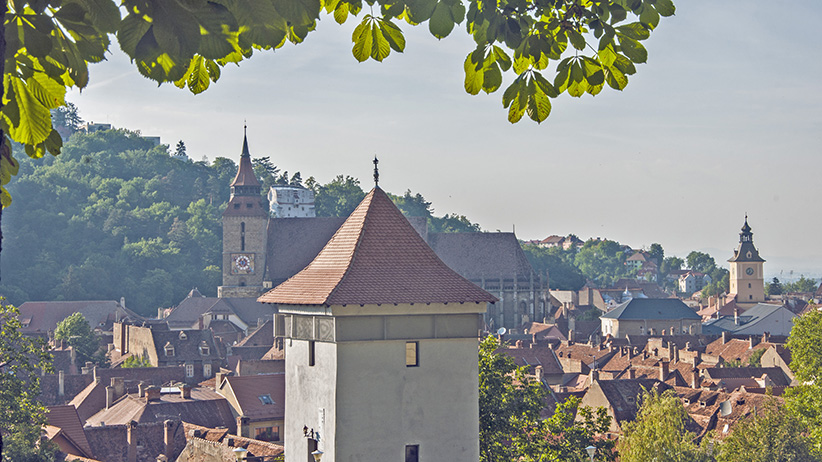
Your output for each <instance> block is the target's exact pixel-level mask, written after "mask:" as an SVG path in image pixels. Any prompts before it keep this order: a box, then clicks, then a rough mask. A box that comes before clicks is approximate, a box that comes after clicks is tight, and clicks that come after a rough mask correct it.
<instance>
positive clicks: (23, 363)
mask: <svg viewBox="0 0 822 462" xmlns="http://www.w3.org/2000/svg"><path fill="white" fill-rule="evenodd" d="M19 314H20V312H19V311H18V310H17V308H15V307H14V306H12V305H7V304H6V303H5V301H0V409H2V410H3V411H2V412H0V454H2V460H3V462H16V461H32V462H34V461H45V460H53V459H52V457H53V456H52V455H53V452H54V449H53V448H52V446H51V445H50V444H47V443H45V442H41V441H40V434H41V429H42V428H43V425H44V424H45V423H46V418H45V412H46V408H45V406H43V404H42V403H40V402H39V401H38V399H37V396H38V395H39V394H40V374H41V372H51V369H52V365H51V364H52V357H51V354H50V353H49V351H48V345H47V344H46V343H45V342H44V341H42V340H41V339H37V338H31V337H27V336H25V335H23V334H22V333H21V332H20V328H21V324H20V319H19V318H18V315H19Z"/></svg>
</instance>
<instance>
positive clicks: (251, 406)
mask: <svg viewBox="0 0 822 462" xmlns="http://www.w3.org/2000/svg"><path fill="white" fill-rule="evenodd" d="M225 380H226V381H228V385H229V386H230V387H231V392H232V393H233V394H234V397H235V398H236V399H237V404H239V406H240V409H239V411H240V413H241V414H242V415H243V416H244V417H249V418H251V419H252V420H263V419H264V420H268V419H282V418H284V417H285V374H265V375H249V376H243V377H240V376H228V377H226V378H225ZM226 392H228V391H227V390H225V388H224V389H223V393H226ZM262 395H268V396H269V397H270V398H271V401H272V403H271V404H263V402H262V401H261V400H260V396H262Z"/></svg>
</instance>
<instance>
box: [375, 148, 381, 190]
mask: <svg viewBox="0 0 822 462" xmlns="http://www.w3.org/2000/svg"><path fill="white" fill-rule="evenodd" d="M379 163H380V161H379V159H377V156H376V154H375V155H374V186H375V187H376V186H379V185H380V168H379V167H378V166H377V164H379Z"/></svg>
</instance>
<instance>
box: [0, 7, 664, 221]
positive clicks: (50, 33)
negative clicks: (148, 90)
mask: <svg viewBox="0 0 822 462" xmlns="http://www.w3.org/2000/svg"><path fill="white" fill-rule="evenodd" d="M3 5H4V7H5V8H7V9H8V14H6V15H5V21H4V27H5V37H6V48H5V50H4V56H5V71H4V75H3V87H4V91H3V101H2V104H3V108H2V117H1V118H0V129H2V130H3V131H4V132H5V133H6V134H8V135H9V136H10V137H11V139H13V140H15V141H18V142H20V143H23V144H24V145H25V146H26V148H25V149H26V153H27V154H28V155H29V156H32V157H41V156H43V155H44V154H45V153H46V152H49V153H51V154H54V155H56V154H58V153H59V151H60V148H61V146H62V140H61V138H60V135H59V134H58V133H57V131H56V130H54V129H53V128H52V123H51V116H50V113H49V110H51V109H54V108H57V107H59V106H62V105H64V104H65V99H64V98H65V94H66V88H68V87H77V88H80V89H82V88H84V87H85V86H86V85H87V84H88V81H89V73H88V63H94V62H99V61H101V60H103V59H104V58H105V53H106V51H107V50H108V47H109V45H110V40H111V37H112V36H115V37H116V40H117V41H118V43H119V45H120V48H121V49H122V50H123V51H124V52H125V53H126V54H128V55H129V57H130V58H131V59H132V62H134V64H135V66H136V67H137V70H138V71H139V72H140V73H141V74H142V75H144V76H146V77H148V78H150V79H152V80H154V81H156V82H159V83H163V82H173V83H174V84H175V85H176V86H178V87H180V88H188V89H189V90H190V91H192V92H194V93H200V92H202V91H205V90H206V89H207V88H208V87H209V85H210V84H211V82H216V81H217V80H218V79H219V78H220V73H221V68H222V67H223V66H225V65H227V64H229V63H235V64H236V63H239V62H241V61H242V60H244V59H247V58H250V57H251V56H252V54H253V53H254V51H255V50H270V49H275V48H279V47H281V46H283V45H284V44H285V43H286V42H291V43H294V44H298V43H300V42H302V41H303V40H305V38H306V37H307V35H308V33H309V32H311V31H313V30H314V29H315V28H316V26H317V21H318V20H319V18H320V14H321V13H326V14H330V15H332V16H333V17H334V20H335V21H336V22H337V23H340V24H342V23H344V22H345V21H346V20H347V19H348V18H349V17H350V16H358V15H360V14H361V13H363V12H366V14H364V15H363V16H362V19H361V20H360V24H359V25H358V26H357V27H356V28H355V30H354V33H353V36H352V42H353V47H352V53H353V55H354V57H355V58H356V59H357V60H358V61H365V60H367V59H369V58H370V59H374V60H377V61H382V60H383V59H385V58H386V57H388V56H389V55H390V54H391V52H392V51H394V52H402V51H403V50H404V49H405V46H406V43H405V38H404V36H403V31H402V29H401V28H400V24H402V23H403V22H404V23H406V24H409V25H419V24H423V23H426V22H427V23H428V30H429V31H430V32H431V34H433V35H434V36H435V37H437V38H444V37H446V36H448V35H449V34H450V33H451V32H452V31H453V29H454V27H455V26H456V25H457V24H462V23H463V22H464V23H465V30H466V32H467V33H469V34H470V35H471V36H472V38H473V39H474V42H475V43H476V48H475V49H474V50H471V51H470V52H469V53H468V54H467V56H466V58H465V62H464V69H465V90H466V91H467V92H468V93H470V94H477V93H479V92H480V91H484V92H486V93H491V92H494V91H497V90H498V89H499V88H500V87H501V86H502V82H503V79H502V75H503V73H504V72H509V73H512V74H513V76H514V78H513V81H512V82H511V84H510V85H508V87H507V88H506V89H505V91H504V92H503V96H502V103H503V106H504V107H505V108H507V109H508V120H509V121H511V122H517V121H519V120H520V119H521V118H522V117H523V115H525V114H528V117H529V118H531V119H532V120H534V121H536V122H542V121H543V120H545V119H546V118H547V117H548V115H549V114H550V112H551V101H550V100H551V98H556V97H557V96H559V95H560V94H562V93H566V92H567V93H568V94H569V95H571V96H574V97H580V96H582V95H583V94H585V93H588V94H591V95H596V94H598V93H599V92H600V91H601V90H602V88H603V87H604V86H605V85H606V84H607V85H608V86H610V87H611V88H614V89H617V90H622V89H623V88H625V86H626V85H627V84H628V76H629V75H631V74H634V73H635V72H636V68H635V66H634V65H635V64H639V63H644V62H645V61H646V60H647V51H646V49H645V47H644V46H643V45H642V41H644V40H645V39H647V38H648V37H649V36H650V34H651V32H652V31H653V30H654V29H655V28H656V27H657V25H658V24H659V20H660V17H662V16H671V15H673V14H674V11H675V8H674V5H673V3H672V1H671V0H496V1H492V2H487V1H484V0H466V1H464V2H463V1H461V0H366V1H365V2H363V1H362V0H210V1H209V0H123V1H122V3H118V2H114V1H113V0H30V1H25V0H9V1H7V2H4V4H3ZM0 46H1V45H0ZM8 146H9V144H8V143H7V142H4V143H3V148H2V153H0V154H2V155H1V156H0V157H1V158H2V160H0V185H5V184H7V183H8V181H9V179H10V177H11V176H12V175H15V174H16V173H17V168H18V165H17V162H16V161H15V160H14V158H13V157H12V155H11V152H10V149H9V147H8ZM10 200H11V198H10V196H9V195H8V193H7V192H6V191H5V189H3V190H2V205H3V206H7V205H8V204H9V203H10Z"/></svg>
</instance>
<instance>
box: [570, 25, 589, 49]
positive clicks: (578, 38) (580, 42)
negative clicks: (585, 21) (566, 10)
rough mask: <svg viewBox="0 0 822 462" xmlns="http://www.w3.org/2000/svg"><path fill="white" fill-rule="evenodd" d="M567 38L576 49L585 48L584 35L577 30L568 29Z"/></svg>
mask: <svg viewBox="0 0 822 462" xmlns="http://www.w3.org/2000/svg"><path fill="white" fill-rule="evenodd" d="M568 39H569V40H570V41H571V45H572V46H573V47H574V48H576V49H577V50H584V49H585V37H583V36H582V34H580V33H579V32H577V31H576V29H570V30H569V31H568Z"/></svg>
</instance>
